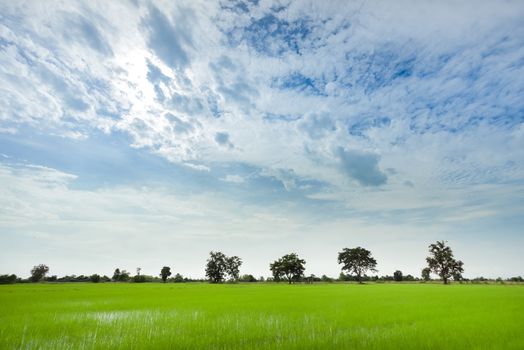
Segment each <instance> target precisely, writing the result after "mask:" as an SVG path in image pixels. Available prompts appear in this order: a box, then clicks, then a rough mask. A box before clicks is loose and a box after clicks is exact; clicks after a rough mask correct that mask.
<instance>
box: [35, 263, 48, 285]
mask: <svg viewBox="0 0 524 350" xmlns="http://www.w3.org/2000/svg"><path fill="white" fill-rule="evenodd" d="M48 272H49V267H48V266H47V265H44V264H40V265H36V266H34V267H33V268H32V269H31V281H33V282H38V281H40V280H41V279H43V278H44V277H45V275H46V274H47V273H48Z"/></svg>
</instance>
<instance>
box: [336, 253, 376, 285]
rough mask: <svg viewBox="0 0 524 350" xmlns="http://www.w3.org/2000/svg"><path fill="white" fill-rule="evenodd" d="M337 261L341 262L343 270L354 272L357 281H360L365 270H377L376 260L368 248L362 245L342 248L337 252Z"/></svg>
mask: <svg viewBox="0 0 524 350" xmlns="http://www.w3.org/2000/svg"><path fill="white" fill-rule="evenodd" d="M338 263H339V264H342V270H343V271H344V270H345V271H347V272H349V273H353V274H355V275H356V277H357V281H358V283H362V276H363V275H364V274H365V273H366V271H368V270H369V271H377V270H376V269H375V267H376V266H377V261H376V260H375V259H374V258H373V257H372V256H371V252H370V251H369V250H367V249H364V248H362V247H356V248H352V249H350V248H344V249H343V250H342V251H341V252H340V253H338Z"/></svg>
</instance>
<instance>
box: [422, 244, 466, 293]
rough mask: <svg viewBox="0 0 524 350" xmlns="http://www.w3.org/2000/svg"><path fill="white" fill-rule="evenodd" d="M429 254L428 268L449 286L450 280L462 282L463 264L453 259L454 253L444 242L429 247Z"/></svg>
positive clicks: (427, 259)
mask: <svg viewBox="0 0 524 350" xmlns="http://www.w3.org/2000/svg"><path fill="white" fill-rule="evenodd" d="M429 252H430V253H431V256H429V257H427V258H426V261H427V263H428V268H429V269H430V270H431V271H432V272H434V273H435V274H437V275H439V276H440V278H442V280H443V281H444V284H447V283H448V281H449V279H450V278H451V277H453V279H456V280H460V279H461V278H462V273H463V272H464V268H463V267H462V266H463V262H462V261H460V260H455V258H454V257H453V251H452V250H451V248H450V247H449V246H447V245H446V242H444V241H437V242H436V243H434V244H430V245H429Z"/></svg>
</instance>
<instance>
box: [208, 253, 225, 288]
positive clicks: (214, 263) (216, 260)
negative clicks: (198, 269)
mask: <svg viewBox="0 0 524 350" xmlns="http://www.w3.org/2000/svg"><path fill="white" fill-rule="evenodd" d="M226 273H227V256H226V255H225V254H224V253H222V252H210V253H209V259H207V265H206V277H207V278H208V279H209V281H210V282H211V283H219V282H222V281H223V280H224V277H225V275H226Z"/></svg>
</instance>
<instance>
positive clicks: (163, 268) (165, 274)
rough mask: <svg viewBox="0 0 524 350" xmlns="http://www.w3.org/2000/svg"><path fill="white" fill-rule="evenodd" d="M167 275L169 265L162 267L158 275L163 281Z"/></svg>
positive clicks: (169, 271)
mask: <svg viewBox="0 0 524 350" xmlns="http://www.w3.org/2000/svg"><path fill="white" fill-rule="evenodd" d="M169 276H171V268H170V267H169V266H164V267H162V270H160V277H162V281H163V282H164V283H166V280H167V278H168V277H169Z"/></svg>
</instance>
